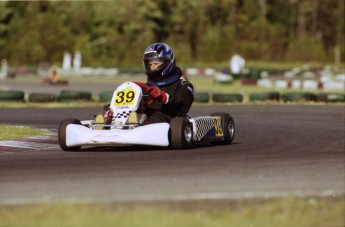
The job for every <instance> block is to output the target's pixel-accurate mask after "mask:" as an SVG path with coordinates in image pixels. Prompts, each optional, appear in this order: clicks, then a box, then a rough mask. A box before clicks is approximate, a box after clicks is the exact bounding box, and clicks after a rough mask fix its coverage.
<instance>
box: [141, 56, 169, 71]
mask: <svg viewBox="0 0 345 227" xmlns="http://www.w3.org/2000/svg"><path fill="white" fill-rule="evenodd" d="M169 62H170V61H169V59H167V58H166V57H144V59H143V63H144V68H145V72H147V73H151V72H157V71H160V70H162V69H164V68H165V67H166V66H167V65H168V64H169Z"/></svg>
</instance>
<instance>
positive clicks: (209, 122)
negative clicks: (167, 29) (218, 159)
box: [59, 82, 234, 150]
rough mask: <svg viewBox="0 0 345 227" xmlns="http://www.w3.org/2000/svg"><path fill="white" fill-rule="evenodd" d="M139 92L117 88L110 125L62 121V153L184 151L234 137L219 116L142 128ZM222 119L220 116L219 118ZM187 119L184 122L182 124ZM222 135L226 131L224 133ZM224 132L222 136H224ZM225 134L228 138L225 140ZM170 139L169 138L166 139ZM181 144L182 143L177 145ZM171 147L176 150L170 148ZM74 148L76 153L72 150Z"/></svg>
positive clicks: (125, 86)
mask: <svg viewBox="0 0 345 227" xmlns="http://www.w3.org/2000/svg"><path fill="white" fill-rule="evenodd" d="M142 99H143V91H142V88H141V87H140V86H138V85H137V84H136V83H133V82H125V83H123V84H121V85H120V86H119V87H118V88H117V89H116V90H115V91H114V94H113V97H112V100H111V103H110V106H109V108H110V109H111V111H112V112H113V117H112V119H111V122H110V123H109V122H108V123H107V124H106V123H105V122H104V120H103V117H101V118H102V122H98V121H97V117H96V119H95V120H84V121H79V120H76V119H66V120H65V121H64V122H62V123H61V124H60V127H59V143H60V146H61V148H62V149H64V150H78V149H79V148H80V147H81V146H83V145H109V146H112V145H149V146H164V147H166V146H169V143H173V147H184V146H185V145H186V144H187V143H188V144H190V143H192V142H198V141H208V140H209V141H222V140H227V141H228V142H227V143H230V142H231V141H232V139H233V136H234V123H233V120H232V118H231V117H230V115H229V117H230V118H231V122H230V123H226V124H227V126H225V127H224V125H222V124H225V123H224V122H223V123H222V121H224V119H225V118H224V119H222V118H221V116H219V115H214V116H201V117H196V118H182V119H176V121H174V120H173V121H172V122H171V123H170V124H169V123H155V124H149V125H143V122H144V121H145V119H146V114H144V113H143V111H142V105H143V102H142ZM220 115H222V114H220ZM186 119H187V120H186ZM226 131H229V132H228V133H226ZM224 132H225V134H226V135H225V134H224ZM229 133H230V136H231V138H228V137H229ZM169 136H170V138H169ZM180 141H182V142H180ZM174 144H175V145H176V144H177V145H176V146H174ZM74 148H76V149H74Z"/></svg>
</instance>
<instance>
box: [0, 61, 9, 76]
mask: <svg viewBox="0 0 345 227" xmlns="http://www.w3.org/2000/svg"><path fill="white" fill-rule="evenodd" d="M7 74H8V64H7V60H6V59H2V61H1V71H0V78H5V77H6V76H7Z"/></svg>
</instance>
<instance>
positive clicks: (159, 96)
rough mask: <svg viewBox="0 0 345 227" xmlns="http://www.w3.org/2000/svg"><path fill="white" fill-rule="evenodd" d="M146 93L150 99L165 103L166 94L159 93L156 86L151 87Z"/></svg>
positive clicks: (163, 92)
mask: <svg viewBox="0 0 345 227" xmlns="http://www.w3.org/2000/svg"><path fill="white" fill-rule="evenodd" d="M147 91H148V92H149V94H150V97H151V98H153V99H156V100H157V101H159V102H161V103H163V104H165V103H167V101H168V100H167V93H165V91H161V90H160V89H159V88H158V87H157V86H152V87H150V88H149V89H148V90H147Z"/></svg>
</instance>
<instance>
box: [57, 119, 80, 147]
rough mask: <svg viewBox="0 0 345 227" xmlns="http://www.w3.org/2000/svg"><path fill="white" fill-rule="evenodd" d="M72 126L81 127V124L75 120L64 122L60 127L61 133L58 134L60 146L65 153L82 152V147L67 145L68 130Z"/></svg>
mask: <svg viewBox="0 0 345 227" xmlns="http://www.w3.org/2000/svg"><path fill="white" fill-rule="evenodd" d="M70 124H76V125H81V122H80V121H79V120H77V119H73V118H68V119H65V120H63V121H62V122H61V123H60V126H59V132H58V139H59V144H60V147H61V148H62V150H64V151H78V150H80V148H81V146H73V147H69V146H67V144H66V128H67V126H68V125H70Z"/></svg>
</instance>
